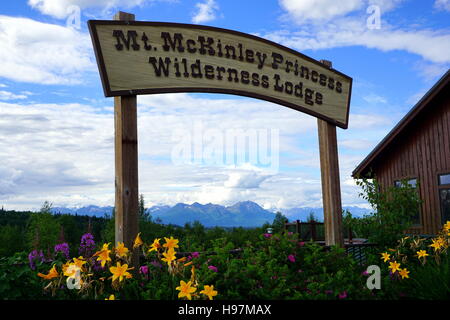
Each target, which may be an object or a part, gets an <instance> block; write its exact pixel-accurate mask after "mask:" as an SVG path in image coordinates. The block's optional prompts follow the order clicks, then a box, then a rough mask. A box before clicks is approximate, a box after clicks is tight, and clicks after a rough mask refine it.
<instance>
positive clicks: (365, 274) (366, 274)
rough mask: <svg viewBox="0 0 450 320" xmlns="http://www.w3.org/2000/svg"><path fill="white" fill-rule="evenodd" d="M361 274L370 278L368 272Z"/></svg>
mask: <svg viewBox="0 0 450 320" xmlns="http://www.w3.org/2000/svg"><path fill="white" fill-rule="evenodd" d="M361 274H362V275H363V276H368V275H369V273H368V272H367V271H365V270H364V271H363V272H361Z"/></svg>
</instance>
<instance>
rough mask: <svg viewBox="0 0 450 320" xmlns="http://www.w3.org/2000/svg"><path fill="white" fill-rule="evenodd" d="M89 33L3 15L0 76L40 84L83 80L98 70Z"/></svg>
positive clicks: (0, 20)
mask: <svg viewBox="0 0 450 320" xmlns="http://www.w3.org/2000/svg"><path fill="white" fill-rule="evenodd" d="M93 60H94V57H93V54H92V44H91V40H90V38H89V35H88V34H84V33H80V32H78V31H76V30H74V29H71V28H66V27H63V26H59V25H54V24H48V23H42V22H38V21H35V20H32V19H28V18H16V17H8V16H1V15H0V61H1V68H0V77H4V78H8V79H11V80H15V81H22V82H33V83H41V84H74V83H80V82H81V80H82V75H81V74H80V73H81V72H83V71H86V70H95V64H94V62H93Z"/></svg>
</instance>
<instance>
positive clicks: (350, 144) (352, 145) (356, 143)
mask: <svg viewBox="0 0 450 320" xmlns="http://www.w3.org/2000/svg"><path fill="white" fill-rule="evenodd" d="M339 146H343V147H346V148H347V149H352V150H372V148H373V147H374V146H375V142H374V141H370V140H367V139H345V140H339Z"/></svg>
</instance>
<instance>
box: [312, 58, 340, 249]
mask: <svg viewBox="0 0 450 320" xmlns="http://www.w3.org/2000/svg"><path fill="white" fill-rule="evenodd" d="M320 62H322V63H323V64H324V65H326V66H327V67H328V68H331V66H332V64H331V62H330V61H326V60H321V61H320ZM317 125H318V130H319V149H320V171H321V176H322V197H323V216H324V227H325V245H328V246H329V245H339V246H341V247H343V246H344V239H343V230H342V204H341V185H340V179H339V159H338V149H337V138H336V126H335V125H333V124H330V123H329V122H327V121H324V120H321V119H317Z"/></svg>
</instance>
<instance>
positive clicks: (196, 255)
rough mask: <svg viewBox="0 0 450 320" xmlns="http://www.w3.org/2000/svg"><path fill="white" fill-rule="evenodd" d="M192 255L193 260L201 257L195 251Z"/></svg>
mask: <svg viewBox="0 0 450 320" xmlns="http://www.w3.org/2000/svg"><path fill="white" fill-rule="evenodd" d="M191 255H192V258H198V257H199V256H200V253H198V252H197V251H195V252H192V253H191Z"/></svg>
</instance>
